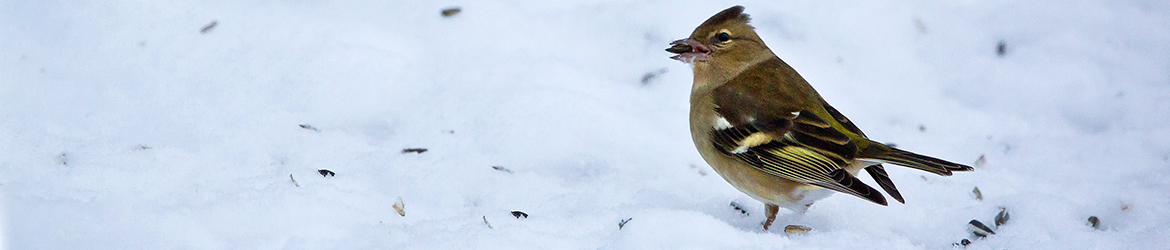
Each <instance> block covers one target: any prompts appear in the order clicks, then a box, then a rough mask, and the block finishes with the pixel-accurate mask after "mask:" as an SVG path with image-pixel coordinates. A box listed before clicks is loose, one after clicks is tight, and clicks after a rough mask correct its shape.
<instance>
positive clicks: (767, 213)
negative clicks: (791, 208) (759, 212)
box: [764, 204, 780, 231]
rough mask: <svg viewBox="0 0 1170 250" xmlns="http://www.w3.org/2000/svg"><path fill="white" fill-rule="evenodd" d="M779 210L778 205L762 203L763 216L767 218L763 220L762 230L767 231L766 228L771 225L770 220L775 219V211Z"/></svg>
mask: <svg viewBox="0 0 1170 250" xmlns="http://www.w3.org/2000/svg"><path fill="white" fill-rule="evenodd" d="M779 211H780V206H776V205H772V204H764V217H765V218H767V220H765V221H764V231H768V228H769V227H771V226H772V222H774V221H776V212H779Z"/></svg>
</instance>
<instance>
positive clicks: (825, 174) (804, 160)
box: [711, 59, 886, 205]
mask: <svg viewBox="0 0 1170 250" xmlns="http://www.w3.org/2000/svg"><path fill="white" fill-rule="evenodd" d="M774 60H775V62H773V63H776V62H778V63H780V64H783V62H782V61H779V59H774ZM765 63H768V62H765ZM765 63H761V64H764V65H757V66H755V67H752V68H748V69H747V70H745V71H744V72H742V73H741V74H740V75H739V76H737V77H735V78H733V79H732V80H731V81H730V82H728V83H727V84H724V85H722V86H720V87H718V88H716V89H715V90H713V92H712V94H713V96H712V97H713V100H714V102H715V105H716V106H717V110H715V112H716V113H717V114H718V115H719V118H717V119H720V120H719V121H717V122H716V125H715V127H714V128H713V129H712V132H711V136H712V139H713V140H712V143H713V144H714V146H715V148H717V149H719V150H720V151H721V152H722V153H724V154H727V155H730V156H733V157H734V158H736V159H737V160H739V161H742V162H743V163H746V164H748V165H750V166H752V167H755V168H757V169H759V170H761V171H764V172H766V173H769V174H772V175H775V176H778V177H781V178H785V179H788V180H792V181H796V182H801V183H806V184H811V185H816V186H820V187H824V188H827V189H831V190H834V191H838V192H842V193H847V194H851V195H854V196H857V197H861V198H864V199H866V200H869V201H872V202H874V203H878V204H882V205H885V204H886V200H885V197H884V196H882V195H881V193H878V192H877V190H875V189H873V188H871V187H869V186H868V185H865V184H864V183H862V182H861V181H860V180H858V179H857V178H856V177H853V175H851V174H849V173H848V172H847V171H845V169H844V167H845V166H846V165H847V164H849V163H850V162H851V161H852V160H853V158H854V157H855V156H856V154H857V152H858V147H857V145H856V144H854V143H853V141H852V140H851V139H850V137H849V136H848V135H846V134H845V133H843V132H841V131H838V130H837V129H836V128H835V127H834V126H832V124H831V123H830V122H829V121H826V120H825V119H822V118H821V117H820V116H818V115H817V112H816V111H821V113H825V114H827V112H825V111H824V110H823V109H821V110H810V109H815V108H821V107H820V105H819V103H818V104H816V105H811V106H810V105H806V104H809V103H813V102H811V101H809V100H807V99H798V98H801V96H807V95H802V93H799V91H805V90H807V91H811V87H807V83H805V82H804V80H803V79H799V75H796V76H795V77H796V79H799V82H798V84H797V85H800V84H803V86H797V87H796V89H795V90H793V88H792V86H785V85H783V84H790V83H792V82H791V81H790V80H793V79H792V78H788V79H786V78H784V76H777V72H775V68H776V67H777V65H774V64H773V65H770V66H769V65H766V64H765ZM760 66H764V67H760ZM782 66H783V67H787V65H782ZM781 75H782V72H781ZM786 80H789V82H785V81H786ZM747 83H752V84H747ZM813 94H814V95H812V96H813V97H816V96H815V93H813ZM814 100H819V98H817V99H814Z"/></svg>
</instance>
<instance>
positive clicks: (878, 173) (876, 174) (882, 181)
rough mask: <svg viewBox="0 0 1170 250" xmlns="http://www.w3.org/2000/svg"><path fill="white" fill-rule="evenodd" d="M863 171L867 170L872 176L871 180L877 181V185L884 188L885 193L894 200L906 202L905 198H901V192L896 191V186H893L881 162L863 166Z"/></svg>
mask: <svg viewBox="0 0 1170 250" xmlns="http://www.w3.org/2000/svg"><path fill="white" fill-rule="evenodd" d="M865 172H868V173H869V176H870V177H873V180H874V181H876V182H877V183H878V186H881V187H882V189H885V190H886V194H889V195H890V197H892V198H894V200H896V201H898V202H900V203H902V204H906V200H903V199H902V193H900V192H898V188H897V187H895V186H894V181H893V180H890V175H889V174H886V169H885V168H883V167H882V164H874V165H872V166H868V167H865Z"/></svg>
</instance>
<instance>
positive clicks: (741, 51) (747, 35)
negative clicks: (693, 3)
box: [666, 6, 775, 71]
mask: <svg viewBox="0 0 1170 250" xmlns="http://www.w3.org/2000/svg"><path fill="white" fill-rule="evenodd" d="M750 20H751V18H750V17H748V14H744V13H743V6H734V7H731V8H728V9H726V10H723V11H720V12H719V13H718V14H715V15H714V16H712V17H711V18H708V19H707V21H705V22H703V24H700V25H699V27H698V28H695V31H694V32H692V33H691V36H690V37H688V38H685V39H679V40H677V41H674V42H671V43H670V45H671V47H670V48H668V49H666V51H668V52H671V53H675V54H678V55H676V56H673V57H671V59H675V60H679V61H682V62H684V63H689V64H692V65H694V66H695V68H696V71H698V70H700V68H707V67H709V66H712V67H715V68H722V69H724V70H731V71H735V70H734V69H742V68H743V67H746V66H747V65H751V64H753V63H755V62H758V61H762V60H763V59H768V58H771V57H774V56H775V55H774V54H772V51H771V50H769V49H768V46H766V45H764V41H763V40H761V39H760V37H759V36H758V35H756V31H755V28H754V27H752V26H751V25H749V24H748V21H750Z"/></svg>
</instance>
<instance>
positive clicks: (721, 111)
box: [667, 6, 972, 230]
mask: <svg viewBox="0 0 1170 250" xmlns="http://www.w3.org/2000/svg"><path fill="white" fill-rule="evenodd" d="M749 21H750V18H749V17H748V15H747V14H743V7H741V6H735V7H731V8H729V9H727V10H724V11H722V12H719V13H718V14H715V16H712V17H711V18H709V19H707V21H705V22H703V24H701V25H699V27H698V28H695V31H694V32H693V33H691V36H690V37H689V38H686V39H682V40H678V41H675V42H673V43H671V45H672V47H671V48H669V49H667V51H670V52H672V53H677V54H679V55H677V56H674V57H672V58H674V59H676V60H679V61H683V62H687V63H690V64H692V65H693V66H694V77H695V79H694V85H693V86H692V88H691V115H690V120H691V137H692V139H694V141H695V146H696V147H697V148H698V149H699V153H700V154H701V155H702V156H703V159H704V160H706V161H707V163H708V164H710V165H711V167H712V168H713V169H715V172H717V173H719V175H720V176H722V177H723V179H724V180H727V182H729V183H731V185H732V186H734V187H735V188H737V189H739V190H740V191H742V192H744V193H746V194H748V195H749V196H751V197H752V198H754V199H756V200H759V201H762V202H764V204H765V205H766V206H765V208H766V211H767V221H765V223H764V229H765V230H766V229H768V227H769V226H770V225H771V223H772V222H773V221H774V219H775V215H776V212H777V210H778V208H779V207H781V206H783V207H786V208H789V209H792V210H794V211H798V212H803V211H805V210H806V209H807V208H808V206H809V205H811V204H812V202H814V201H816V200H818V199H821V198H824V197H826V196H828V195H829V194H830V193H831V192H830V190H831V191H836V192H841V193H846V194H850V195H853V196H857V197H860V198H862V199H866V200H869V201H871V202H874V203H877V204H880V205H886V199H885V196H883V195H882V194H881V193H880V192H878V191H877V190H876V189H874V188H872V187H870V186H869V185H866V184H865V183H862V182H861V180H859V179H857V177H855V176H856V175H857V174H858V172H859V171H860V170H861V169H866V172H868V173H869V175H870V176H871V177H872V178H874V180H875V181H876V182H877V183H878V185H879V186H881V188H882V189H884V190H885V191H886V192H887V193H889V194H890V196H891V197H893V198H894V199H895V200H897V201H898V202H904V201H903V199H902V196H901V194H900V193H899V192H898V190H897V188H896V187H895V186H894V183H893V181H891V180H890V179H889V176H888V175H887V174H886V171H885V169H884V168H883V166H882V165H881V164H879V163H883V162H884V163H892V164H897V165H902V166H906V167H910V168H914V169H919V170H923V171H927V172H931V173H935V174H938V175H943V176H948V175H951V172H952V171H971V170H972V168H971V167H968V166H964V165H960V164H956V163H952V162H948V161H944V160H939V159H936V158H932V157H929V156H923V155H918V154H915V153H911V152H907V151H903V150H899V149H895V148H892V147H889V146H886V145H885V144H882V143H878V142H875V141H871V140H869V139H868V138H867V137H866V136H865V134H864V133H862V132H861V130H860V129H858V127H857V126H856V125H854V124H853V122H852V121H850V120H849V119H848V118H846V117H845V116H844V115H842V114H841V113H840V112H839V111H837V110H836V109H835V108H833V107H832V106H830V105H829V104H828V103H827V102H825V100H824V99H822V98H821V96H820V94H818V93H817V92H816V90H814V89H813V88H812V86H811V85H809V84H808V82H806V81H805V80H804V78H802V77H801V76H800V74H798V73H796V70H794V69H793V68H792V67H790V66H789V65H788V64H787V63H784V61H783V60H781V59H780V58H779V57H776V55H775V54H773V53H772V51H771V50H770V49H768V46H767V45H765V44H764V41H763V40H761V39H760V37H759V36H758V35H757V34H756V33H755V30H754V28H753V27H752V26H751V25H749V24H748V22H749Z"/></svg>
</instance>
